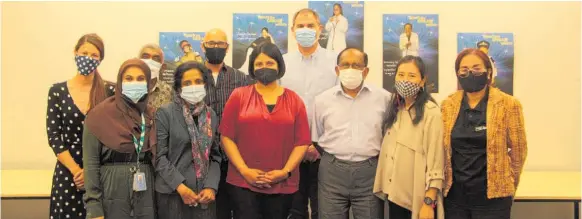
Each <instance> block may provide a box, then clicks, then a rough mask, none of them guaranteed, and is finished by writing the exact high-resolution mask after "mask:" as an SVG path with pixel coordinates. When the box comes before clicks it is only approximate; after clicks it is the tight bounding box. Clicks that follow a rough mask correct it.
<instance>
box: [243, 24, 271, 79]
mask: <svg viewBox="0 0 582 219" xmlns="http://www.w3.org/2000/svg"><path fill="white" fill-rule="evenodd" d="M263 43H272V44H275V40H274V39H273V37H272V36H271V34H270V33H269V28H267V27H263V29H261V36H260V37H258V38H257V39H256V40H255V41H253V42H252V43H251V45H249V47H247V52H246V56H245V61H244V64H243V65H242V66H241V67H240V68H239V70H241V71H245V70H248V68H249V62H248V60H249V57H250V56H251V53H253V50H255V48H258V47H259V46H261V45H263Z"/></svg>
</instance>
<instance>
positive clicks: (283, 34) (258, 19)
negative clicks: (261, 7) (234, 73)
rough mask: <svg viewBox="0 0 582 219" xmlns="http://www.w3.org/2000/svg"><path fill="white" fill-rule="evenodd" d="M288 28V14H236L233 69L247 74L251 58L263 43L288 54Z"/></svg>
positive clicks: (234, 17) (234, 16) (234, 20)
mask: <svg viewBox="0 0 582 219" xmlns="http://www.w3.org/2000/svg"><path fill="white" fill-rule="evenodd" d="M288 26H289V24H288V15H287V14H234V15H233V19H232V27H233V31H232V33H233V37H232V38H233V40H232V42H233V47H232V48H233V54H232V67H233V68H236V69H239V70H241V71H243V72H247V71H248V59H249V56H250V55H251V53H252V51H253V49H255V48H257V47H258V46H260V45H261V44H263V43H273V44H275V45H277V47H279V49H280V50H281V53H282V54H285V53H287V44H288V43H287V41H288V40H287V39H288V38H287V33H288V29H289V27H288Z"/></svg>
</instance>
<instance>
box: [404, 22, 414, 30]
mask: <svg viewBox="0 0 582 219" xmlns="http://www.w3.org/2000/svg"><path fill="white" fill-rule="evenodd" d="M406 25H408V26H410V29H412V24H411V23H406V24H404V27H406Z"/></svg>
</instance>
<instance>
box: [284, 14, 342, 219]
mask: <svg viewBox="0 0 582 219" xmlns="http://www.w3.org/2000/svg"><path fill="white" fill-rule="evenodd" d="M322 29H323V26H322V25H321V23H320V21H319V15H318V14H317V13H316V12H315V11H313V10H311V9H302V10H299V11H298V12H297V13H295V16H294V17H293V26H292V27H291V32H292V33H293V35H294V36H295V39H296V40H297V50H296V51H294V52H290V53H288V54H285V55H284V56H283V59H284V60H285V66H287V73H286V74H285V76H283V78H281V85H282V86H283V87H286V88H289V89H291V90H293V91H295V92H296V93H297V94H298V95H299V96H300V97H301V98H302V99H303V102H304V103H305V106H306V108H307V112H308V118H309V119H310V122H309V123H310V126H311V116H310V115H309V109H310V107H311V106H310V105H312V104H313V99H314V98H315V96H316V95H318V94H320V93H321V92H323V91H325V90H327V89H329V88H331V87H333V86H335V85H337V84H338V80H337V76H336V75H335V72H334V68H335V64H334V63H335V59H336V57H337V53H336V52H333V51H331V50H326V49H324V48H322V47H321V46H319V43H318V39H319V35H320V34H321V31H322ZM318 168H319V153H318V152H317V150H316V148H315V146H314V145H311V146H309V148H308V149H307V154H306V155H305V158H304V162H303V163H302V164H301V165H300V166H299V172H300V173H299V174H300V176H301V177H300V181H299V191H297V192H296V193H295V194H294V196H293V203H292V207H291V210H290V212H291V213H290V216H291V218H293V219H295V218H297V219H308V218H309V215H308V213H307V212H308V209H307V205H308V199H309V200H310V201H309V203H310V205H311V218H313V219H317V215H318V212H317V209H318V207H317V203H318V202H317V171H318Z"/></svg>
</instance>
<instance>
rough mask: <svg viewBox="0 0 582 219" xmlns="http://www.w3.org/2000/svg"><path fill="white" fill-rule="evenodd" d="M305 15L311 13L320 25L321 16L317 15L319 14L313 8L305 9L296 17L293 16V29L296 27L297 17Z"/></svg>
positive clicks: (298, 12)
mask: <svg viewBox="0 0 582 219" xmlns="http://www.w3.org/2000/svg"><path fill="white" fill-rule="evenodd" d="M303 13H311V14H313V17H315V20H316V21H317V23H320V21H319V15H318V14H317V12H315V11H314V10H313V9H311V8H304V9H301V10H299V11H297V12H295V15H293V27H294V26H295V20H297V16H299V15H300V14H303Z"/></svg>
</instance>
